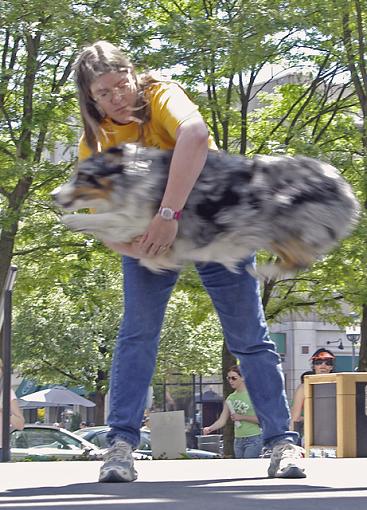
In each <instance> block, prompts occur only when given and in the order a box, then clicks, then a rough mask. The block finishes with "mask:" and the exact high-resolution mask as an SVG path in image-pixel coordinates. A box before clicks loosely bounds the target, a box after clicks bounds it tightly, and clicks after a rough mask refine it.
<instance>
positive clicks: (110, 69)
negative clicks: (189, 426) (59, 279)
mask: <svg viewBox="0 0 367 510" xmlns="http://www.w3.org/2000/svg"><path fill="white" fill-rule="evenodd" d="M74 71H75V81H76V84H77V89H78V95H79V104H80V111H81V116H82V120H83V124H84V134H83V136H82V139H81V142H80V150H79V157H80V159H84V158H87V157H88V156H90V155H92V154H94V153H96V152H98V151H102V150H104V149H107V148H109V147H113V146H116V145H118V144H120V143H124V142H125V143H128V142H130V143H141V144H143V145H145V146H153V147H158V148H160V149H173V157H172V161H171V165H170V170H169V178H168V182H167V186H166V190H165V193H164V195H163V197H162V201H161V207H160V208H159V210H157V214H156V215H155V216H154V218H153V219H152V221H151V223H150V225H149V227H148V228H147V230H146V232H145V233H144V234H143V235H142V236H141V238H140V239H137V240H135V241H134V242H132V243H131V244H127V243H110V244H109V247H110V248H112V249H114V250H115V251H117V252H119V253H121V254H122V255H124V257H123V272H124V298H125V299H124V303H125V306H124V317H123V320H122V323H121V327H120V331H119V335H118V339H117V344H116V347H115V352H114V358H113V363H112V370H111V381H110V392H111V396H110V414H109V417H108V423H109V425H110V427H111V431H110V435H109V440H110V444H111V447H110V450H109V453H108V455H107V456H106V459H105V462H104V464H103V466H102V467H101V472H100V478H99V480H100V481H101V482H129V481H133V480H135V479H136V477H137V473H136V471H135V470H134V465H133V459H132V450H133V449H134V448H135V447H136V446H137V445H138V443H139V436H140V433H139V429H140V424H141V420H142V417H143V414H144V405H145V400H146V394H147V391H148V387H149V384H150V382H151V379H152V376H153V373H154V369H155V362H156V355H157V350H158V344H159V336H160V330H161V326H162V322H163V318H164V314H165V310H166V306H167V302H168V300H169V298H170V295H171V293H172V290H173V288H174V286H175V284H176V281H177V279H178V276H179V274H178V273H177V272H174V271H165V272H163V273H161V274H155V273H152V272H151V271H149V270H148V269H146V268H144V267H142V266H140V265H139V258H140V257H142V256H144V257H146V256H151V257H154V256H156V255H157V254H159V253H161V252H163V251H165V250H167V249H168V248H169V247H170V246H171V245H172V244H173V242H174V240H175V238H176V235H177V230H178V228H179V221H180V217H181V215H182V214H184V212H182V210H183V209H184V206H185V202H186V200H187V198H188V196H189V194H190V192H191V190H192V188H193V186H194V184H195V182H196V179H197V177H198V176H199V174H200V172H201V170H202V169H203V166H204V164H205V161H206V157H207V152H208V148H212V149H215V145H214V143H213V142H212V139H211V138H210V136H209V134H208V129H207V126H206V124H205V122H204V121H203V119H202V117H201V115H200V113H199V111H198V107H197V106H196V105H195V104H193V103H192V102H191V101H190V99H189V98H188V96H187V95H186V93H185V92H184V91H183V89H182V88H181V87H180V86H179V85H177V84H175V83H172V82H161V81H157V80H155V79H153V78H152V77H151V76H150V75H149V74H146V75H138V74H137V73H136V72H135V69H134V66H133V64H132V63H131V62H130V61H129V60H128V59H127V58H126V56H125V55H124V54H123V53H121V51H120V50H119V49H118V48H117V47H115V46H113V45H112V44H110V43H108V42H105V41H99V42H97V43H95V44H93V45H91V46H89V47H87V48H85V49H83V50H82V51H81V53H80V55H79V57H78V59H77V61H76V63H75V66H74ZM254 264H255V257H254V256H253V257H250V258H249V259H246V260H244V261H243V262H242V263H241V264H239V265H238V272H237V273H233V272H230V271H228V270H227V269H226V268H225V267H224V266H222V265H221V264H217V263H210V264H197V265H196V267H197V271H198V272H199V275H200V277H201V280H202V282H203V285H204V286H205V288H206V290H207V292H208V293H209V295H210V297H211V299H212V301H213V304H214V306H215V308H216V311H217V313H218V315H219V318H220V320H221V324H222V327H223V332H224V336H225V339H226V342H227V345H228V347H229V349H230V351H231V352H232V353H233V354H234V355H235V356H236V357H237V358H238V359H239V361H240V365H241V370H242V371H243V373H246V383H247V388H248V391H249V394H250V396H251V400H252V402H253V405H254V408H255V410H256V415H257V416H258V418H259V421H260V424H261V428H262V430H263V438H264V444H265V448H266V449H268V450H269V456H270V452H271V461H270V467H269V469H268V475H269V477H282V478H301V477H305V476H306V475H305V474H304V471H303V470H302V469H301V468H300V467H299V466H298V465H297V463H298V459H299V458H301V457H302V456H303V455H302V453H303V451H302V449H301V448H299V447H298V446H296V445H295V443H296V442H297V438H298V434H297V433H296V432H292V431H289V408H288V405H287V400H286V394H285V390H284V378H283V374H282V369H281V364H280V359H279V356H278V354H277V353H276V352H275V347H274V344H273V342H271V341H270V340H269V335H268V329H267V326H266V323H265V318H264V313H263V309H262V304H261V298H260V291H259V284H258V281H257V280H256V279H255V278H253V277H252V276H251V275H250V274H249V273H248V272H247V271H246V269H245V268H246V266H248V265H254Z"/></svg>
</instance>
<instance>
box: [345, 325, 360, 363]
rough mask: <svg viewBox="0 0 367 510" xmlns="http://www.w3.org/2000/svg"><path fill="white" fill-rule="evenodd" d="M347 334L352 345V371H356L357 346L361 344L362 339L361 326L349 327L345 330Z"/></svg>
mask: <svg viewBox="0 0 367 510" xmlns="http://www.w3.org/2000/svg"><path fill="white" fill-rule="evenodd" d="M345 334H346V337H347V340H349V342H351V344H352V371H353V372H354V369H355V359H356V344H357V343H358V342H359V339H360V338H361V326H360V325H359V324H353V325H352V326H347V327H346V328H345Z"/></svg>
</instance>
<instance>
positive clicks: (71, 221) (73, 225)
mask: <svg viewBox="0 0 367 510" xmlns="http://www.w3.org/2000/svg"><path fill="white" fill-rule="evenodd" d="M61 222H62V223H63V224H64V225H65V226H66V227H68V228H70V230H74V232H87V229H86V226H85V225H84V222H83V221H82V220H81V215H80V214H65V216H62V218H61Z"/></svg>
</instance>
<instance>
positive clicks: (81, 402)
mask: <svg viewBox="0 0 367 510" xmlns="http://www.w3.org/2000/svg"><path fill="white" fill-rule="evenodd" d="M19 401H20V404H21V405H22V403H24V404H25V405H24V406H23V407H26V408H28V409H29V408H32V407H35V408H37V407H54V406H69V405H77V406H84V407H94V406H95V405H96V404H95V403H94V402H92V401H91V400H88V399H86V398H84V397H81V396H80V395H78V394H77V393H74V392H73V391H70V390H68V389H67V388H65V387H64V386H54V387H53V388H47V389H45V390H41V391H36V392H35V393H30V394H29V395H24V396H23V397H22V398H21V399H19Z"/></svg>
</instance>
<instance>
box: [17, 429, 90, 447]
mask: <svg viewBox="0 0 367 510" xmlns="http://www.w3.org/2000/svg"><path fill="white" fill-rule="evenodd" d="M10 447H11V448H60V449H61V448H64V449H68V450H74V449H76V448H82V444H81V443H80V442H79V441H78V440H77V439H74V438H73V437H71V436H69V435H67V434H64V433H62V432H60V431H59V430H53V429H41V428H38V429H36V428H34V429H32V428H27V429H24V430H22V431H20V430H16V431H15V432H13V433H12V434H11V436H10Z"/></svg>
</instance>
